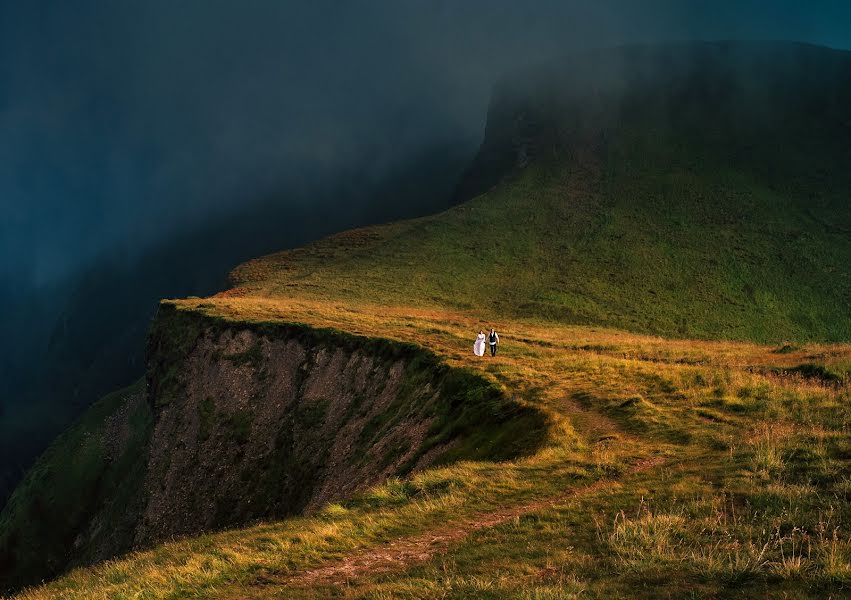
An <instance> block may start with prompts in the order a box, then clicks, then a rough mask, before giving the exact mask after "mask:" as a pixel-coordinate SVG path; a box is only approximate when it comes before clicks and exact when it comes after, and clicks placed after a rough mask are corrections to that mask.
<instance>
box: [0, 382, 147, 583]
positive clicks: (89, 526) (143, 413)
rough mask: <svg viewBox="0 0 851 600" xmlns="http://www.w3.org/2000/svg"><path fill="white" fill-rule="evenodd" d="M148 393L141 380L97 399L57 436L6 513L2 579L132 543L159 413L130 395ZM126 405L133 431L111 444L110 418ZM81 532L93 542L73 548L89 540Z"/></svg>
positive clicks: (24, 577) (1, 526) (0, 524)
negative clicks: (113, 446) (155, 414)
mask: <svg viewBox="0 0 851 600" xmlns="http://www.w3.org/2000/svg"><path fill="white" fill-rule="evenodd" d="M143 393H144V382H143V381H140V382H137V383H136V384H134V385H132V386H130V387H128V388H126V389H124V390H121V391H118V392H115V393H113V394H110V395H109V396H106V397H105V398H103V399H102V400H100V401H99V402H96V403H95V404H94V405H93V406H92V407H91V408H90V409H89V410H88V411H87V412H86V413H85V414H84V416H83V417H82V418H81V419H80V420H79V421H78V422H77V423H76V424H75V425H73V426H72V427H71V428H70V429H69V430H68V431H66V432H65V433H63V434H62V435H61V436H60V437H59V438H57V439H56V441H54V442H53V444H51V446H50V448H48V450H47V451H46V452H45V453H44V454H43V455H42V456H41V458H40V459H39V460H38V462H37V463H36V464H35V466H34V467H33V468H32V469H31V470H30V472H29V473H28V474H27V476H26V478H25V479H24V481H23V482H22V483H21V485H19V486H18V488H17V489H16V490H15V493H14V494H13V496H12V498H11V499H10V500H9V503H8V505H7V506H6V508H5V509H4V510H3V513H2V515H0V564H3V566H4V568H3V569H2V571H3V572H4V573H5V574H7V576H8V579H3V580H0V587H6V586H13V585H20V583H21V582H25V581H28V580H32V578H33V576H34V574H37V575H38V576H39V577H44V576H49V575H51V574H55V573H57V572H59V571H60V570H61V569H64V568H67V565H68V563H69V561H70V563H71V564H72V565H74V564H85V563H86V562H87V561H91V560H93V559H95V558H98V556H99V555H100V556H109V555H111V554H112V553H113V552H115V551H116V550H121V549H124V548H128V547H129V546H130V541H131V539H132V531H133V526H134V523H135V516H136V515H137V514H138V509H139V506H138V502H139V500H140V498H139V494H140V492H141V487H142V482H143V480H144V475H145V457H146V446H147V443H148V439H149V437H150V432H151V427H152V422H153V420H152V417H151V414H150V411H149V409H148V405H147V402H146V401H145V400H144V399H142V400H141V402H138V401H136V402H133V403H132V404H130V405H128V404H127V403H128V399H129V398H134V397H135V398H137V399H138V398H139V396H140V394H143ZM128 406H129V409H128ZM125 409H126V411H125ZM122 411H125V412H122ZM119 413H121V414H122V416H121V419H122V420H123V421H124V422H125V423H126V427H127V434H126V435H127V437H126V439H125V440H123V442H122V445H121V447H120V448H117V449H116V450H114V451H112V452H110V451H109V449H108V448H107V444H108V443H109V442H108V440H107V438H106V435H107V425H106V424H107V421H108V419H110V418H111V417H114V416H115V415H118V414H119ZM98 522H99V523H100V525H98ZM78 536H80V537H81V538H86V543H85V544H83V545H81V550H78V551H77V552H76V553H75V554H74V555H73V556H69V555H70V554H71V552H73V550H72V549H73V548H74V546H75V545H76V544H77V543H79V542H80V541H82V540H77V537H78Z"/></svg>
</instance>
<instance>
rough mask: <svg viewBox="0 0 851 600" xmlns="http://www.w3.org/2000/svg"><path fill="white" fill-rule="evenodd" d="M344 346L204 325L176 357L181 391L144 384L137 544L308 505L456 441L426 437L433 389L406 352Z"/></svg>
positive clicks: (434, 455) (434, 411) (426, 458)
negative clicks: (147, 413) (147, 401)
mask: <svg viewBox="0 0 851 600" xmlns="http://www.w3.org/2000/svg"><path fill="white" fill-rule="evenodd" d="M154 343H157V342H156V341H155V342H154ZM346 346H347V345H346V344H340V343H335V341H334V340H333V339H327V340H321V341H320V340H307V339H298V337H296V336H294V335H292V333H291V334H289V335H287V334H285V335H283V336H280V337H277V336H273V335H269V334H264V333H261V332H257V331H252V330H251V329H250V328H244V327H228V328H224V329H219V328H215V327H211V328H207V329H205V330H203V331H202V332H201V335H200V337H199V338H198V340H197V343H196V344H195V346H194V348H192V350H191V351H190V352H189V353H188V354H187V355H186V356H185V358H184V359H183V360H182V363H181V364H180V366H179V369H180V373H181V375H180V378H179V381H175V382H174V384H175V385H179V386H180V387H181V390H182V393H180V395H179V398H176V399H173V400H172V399H170V398H169V397H168V394H169V391H168V390H163V389H162V388H161V387H158V386H157V385H156V382H155V381H153V382H152V390H153V393H152V395H151V401H152V403H153V404H154V406H155V407H156V425H155V427H154V432H153V436H152V439H151V444H150V455H149V460H148V467H149V468H148V476H147V482H146V485H145V490H146V497H147V501H146V507H145V511H144V513H143V515H142V518H141V522H140V524H139V528H138V531H137V535H136V543H138V544H146V543H149V542H152V541H155V540H157V539H162V538H164V537H168V536H172V535H175V534H186V533H191V532H197V531H202V530H207V529H214V528H221V527H224V526H227V525H234V524H238V523H245V522H249V521H251V520H253V519H258V518H261V517H263V518H265V517H270V516H284V515H288V514H293V513H301V512H304V511H308V512H309V511H311V510H314V509H316V508H317V507H319V506H321V505H323V504H325V503H326V502H328V501H332V500H338V499H340V498H343V497H346V496H347V495H350V494H351V493H352V492H354V491H355V490H358V489H363V488H364V487H367V486H371V485H373V484H376V483H378V482H380V481H383V480H384V479H386V478H388V477H390V476H394V475H404V474H406V473H408V472H410V471H412V470H417V469H421V468H423V467H426V466H428V465H429V464H432V463H433V462H434V461H435V460H436V459H438V458H439V457H440V456H441V455H442V454H443V453H445V451H446V450H447V449H448V448H450V447H451V446H452V444H453V441H452V440H445V441H441V442H436V441H435V440H434V439H432V437H433V436H434V435H435V434H436V433H437V432H436V431H435V430H434V426H435V423H436V420H437V415H438V413H439V409H438V408H437V406H436V405H437V404H438V403H439V402H440V401H441V400H442V398H441V389H440V387H439V386H437V385H435V384H434V383H433V382H432V381H429V380H428V378H426V377H424V376H423V375H424V373H421V372H418V371H419V369H420V367H418V366H417V365H416V364H414V359H413V358H412V357H410V356H404V355H399V356H393V355H392V354H391V355H386V356H381V355H376V354H375V353H371V352H369V351H368V350H365V349H362V348H357V347H346ZM156 375H157V374H156V372H154V373H153V374H152V376H153V377H154V378H156ZM158 405H160V406H158Z"/></svg>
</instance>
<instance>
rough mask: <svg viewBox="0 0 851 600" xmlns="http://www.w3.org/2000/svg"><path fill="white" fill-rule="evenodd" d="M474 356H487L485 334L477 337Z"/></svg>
mask: <svg viewBox="0 0 851 600" xmlns="http://www.w3.org/2000/svg"><path fill="white" fill-rule="evenodd" d="M473 354H475V355H476V356H484V355H485V332H484V331H480V332H479V335H477V336H476V343H475V344H473Z"/></svg>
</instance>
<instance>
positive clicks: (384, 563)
mask: <svg viewBox="0 0 851 600" xmlns="http://www.w3.org/2000/svg"><path fill="white" fill-rule="evenodd" d="M664 462H665V459H664V458H662V457H653V458H647V459H643V460H641V461H639V462H637V463H635V464H633V465H632V467H631V468H630V469H629V470H628V471H627V472H626V474H627V475H629V474H634V473H639V472H641V471H646V470H648V469H652V468H653V467H656V466H659V465H661V464H662V463H664ZM611 484H612V480H610V479H603V480H600V481H597V482H594V483H592V484H590V485H586V486H582V487H578V488H575V489H573V490H570V491H569V492H567V493H565V494H562V495H559V496H557V497H554V498H549V499H547V500H540V501H536V502H530V503H527V504H522V505H520V506H513V507H509V508H505V509H502V510H498V511H495V512H491V513H486V514H481V515H477V516H475V517H473V518H471V519H468V520H466V521H461V522H459V523H453V524H451V525H447V526H446V527H443V528H440V529H436V530H433V531H429V532H427V533H424V534H421V535H417V536H412V537H407V538H400V539H398V540H395V541H393V542H390V543H389V544H387V545H386V546H381V547H379V548H366V549H363V550H360V551H357V552H355V553H353V554H352V555H350V556H348V557H347V558H345V559H343V560H342V561H340V562H336V563H333V564H330V565H326V566H322V567H317V568H315V569H310V570H308V571H304V572H302V573H299V574H296V575H294V576H293V577H290V578H287V579H284V580H281V581H280V582H277V583H279V584H281V585H284V586H292V587H309V586H313V585H344V584H346V583H347V582H349V581H351V580H353V579H357V578H358V577H362V576H364V575H375V574H379V573H387V572H393V571H403V570H405V569H407V568H408V567H410V566H412V565H414V564H417V563H423V562H426V561H428V560H429V559H431V558H432V557H434V556H435V555H438V554H442V553H445V552H446V551H447V550H448V549H449V546H450V545H451V544H452V543H454V542H458V541H460V540H462V539H464V538H466V537H467V536H469V535H470V534H471V533H473V532H475V531H478V530H480V529H486V528H489V527H496V526H498V525H501V524H503V523H506V522H508V521H511V520H512V519H515V518H517V517H521V516H523V515H525V514H528V513H532V512H536V511H540V510H544V509H548V508H551V507H553V506H555V505H557V504H560V503H563V502H565V501H566V500H570V499H574V498H579V497H582V496H587V495H589V494H593V493H595V492H597V491H599V490H601V489H603V488H605V487H606V486H609V485H611Z"/></svg>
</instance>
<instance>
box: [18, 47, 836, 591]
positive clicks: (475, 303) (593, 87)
mask: <svg viewBox="0 0 851 600" xmlns="http://www.w3.org/2000/svg"><path fill="white" fill-rule="evenodd" d="M849 64H851V63H849V59H848V55H846V54H842V53H834V52H832V51H827V50H823V49H814V48H809V47H799V46H775V45H771V46H756V47H755V46H751V45H738V46H737V45H732V46H731V45H726V44H722V45H710V46H703V45H701V46H698V47H695V48H693V49H691V50H688V49H684V48H682V47H669V48H666V49H661V50H645V49H631V50H629V49H628V50H624V51H618V52H616V53H614V54H605V53H603V54H602V55H588V56H585V57H582V58H581V59H574V62H572V63H569V64H568V65H567V66H566V67H563V66H559V67H552V66H549V67H547V68H546V69H544V70H543V71H542V72H536V73H533V75H531V76H529V77H528V79H526V80H522V81H521V83H520V84H518V85H516V86H515V87H511V86H508V88H507V89H506V88H505V86H506V85H508V84H504V86H503V87H502V88H501V91H500V92H498V96H497V98H496V99H495V101H494V103H493V105H492V109H491V118H490V122H489V124H488V133H487V135H486V140H485V143H484V146H483V149H482V153H481V155H480V160H479V161H477V163H476V164H474V165H473V167H472V168H471V170H470V173H469V174H468V178H467V179H466V180H465V184H464V186H462V187H463V189H466V190H481V189H484V190H485V191H484V193H482V194H480V195H478V196H477V197H475V198H474V199H472V200H470V201H469V202H468V203H466V204H464V205H462V206H459V207H456V208H453V209H451V210H449V211H447V212H444V213H441V214H439V215H435V216H432V217H426V218H422V219H416V220H413V221H405V222H401V223H396V224H392V225H388V226H383V227H375V228H368V229H362V230H356V231H352V232H348V233H345V234H341V235H338V236H335V237H332V238H329V239H327V240H324V241H322V242H318V243H315V244H312V245H310V246H307V247H305V248H302V249H298V250H294V251H288V252H283V253H280V254H276V255H272V256H268V257H264V258H261V259H257V260H254V261H251V262H249V263H247V264H245V265H243V266H242V267H240V268H238V269H237V270H236V271H235V273H234V283H235V287H234V288H233V289H231V290H228V291H226V292H222V293H220V294H217V295H215V296H213V297H210V298H205V299H189V300H182V301H176V304H177V306H179V307H180V308H182V309H183V310H188V311H194V312H198V313H199V314H204V315H207V316H209V317H216V318H223V319H226V320H236V321H241V322H247V323H259V324H270V323H272V324H274V323H299V324H303V325H306V326H309V327H311V328H318V329H324V328H333V329H336V330H341V331H346V332H349V333H351V334H356V335H361V336H369V337H371V338H379V339H387V340H393V341H401V342H406V343H414V344H417V345H419V346H422V347H424V348H426V349H427V350H428V351H430V352H432V353H434V354H435V355H436V356H438V357H440V358H441V359H442V361H445V362H446V364H448V365H450V366H453V367H464V368H468V369H471V370H473V371H474V372H476V373H478V374H480V375H481V376H482V377H484V378H486V379H487V380H488V381H490V382H491V383H493V384H494V385H497V386H499V387H500V388H501V389H502V390H503V391H504V392H505V393H506V394H508V395H510V396H513V397H516V398H517V399H519V400H520V401H521V402H522V403H525V404H527V405H529V406H531V407H534V408H535V409H537V410H538V411H540V412H542V413H544V414H546V416H547V417H548V420H549V421H550V422H551V423H552V424H553V426H552V427H550V428H549V430H548V432H547V434H546V439H544V440H542V443H541V446H540V447H539V449H538V450H537V451H536V452H534V453H533V454H532V455H531V456H525V457H522V458H518V459H515V460H512V461H506V462H501V463H500V462H493V461H488V460H471V461H465V462H460V463H456V464H452V465H448V466H445V467H442V468H437V469H430V470H427V471H424V472H422V473H419V474H417V475H415V476H413V477H412V478H410V479H408V480H404V481H402V480H391V481H388V482H387V483H385V484H383V485H379V486H377V487H375V488H374V489H372V490H370V491H369V492H366V493H361V494H358V495H356V496H355V497H353V498H351V499H349V500H346V501H342V502H336V503H333V504H330V505H328V506H326V507H325V509H324V510H323V511H321V512H320V513H319V514H317V515H313V516H310V517H299V518H294V519H287V520H284V521H277V522H274V521H270V522H267V523H261V524H258V525H256V526H254V527H250V528H246V529H240V530H233V531H228V532H223V533H219V534H215V535H205V536H200V537H197V538H192V539H186V540H182V541H176V542H173V543H168V544H164V545H162V546H159V547H157V548H155V549H152V550H150V551H147V552H140V553H135V554H133V555H130V556H128V557H125V558H123V559H119V560H115V561H110V562H107V563H104V564H101V565H98V566H96V567H94V568H89V569H84V570H78V571H75V572H72V573H70V574H69V575H67V576H65V577H63V578H61V579H60V580H58V581H56V582H54V583H51V584H48V585H46V586H43V587H40V588H37V589H33V590H28V591H26V592H24V593H22V594H21V597H22V598H27V599H41V598H53V597H63V598H74V597H81V598H83V597H84V598H113V597H150V598H166V597H169V598H174V597H187V598H272V597H287V598H325V597H343V598H432V597H441V598H471V597H474V598H525V599H531V598H579V597H581V598H621V597H622V598H660V597H662V598H682V597H709V598H713V597H714V598H722V597H723V598H746V597H747V598H765V597H783V598H826V597H833V598H838V597H843V596H844V595H848V594H849V593H851V528H849V523H851V502H849V500H851V445H849V431H848V423H851V345H849V344H847V343H839V342H848V341H849V340H851V320H849V319H850V318H851V317H849V311H848V308H847V307H848V305H849V302H848V301H849V298H851V280H849V277H851V271H849V266H848V265H851V235H849V231H851V214H849V208H848V205H849V203H848V202H847V201H846V200H845V198H846V196H845V194H846V192H847V190H848V189H851V187H849V185H848V184H849V183H851V182H849V177H851V175H849V170H848V169H846V168H844V166H845V165H847V164H849V162H848V159H849V152H851V150H849V142H848V139H849V138H848V137H847V136H845V135H841V132H843V131H845V128H847V126H848V123H851V119H849V116H848V115H849V113H848V110H849V109H848V106H851V104H848V103H843V102H841V101H840V100H842V99H843V98H846V96H845V94H847V92H848V89H847V85H845V83H843V82H847V81H851V79H848V78H841V77H838V76H839V75H841V74H843V73H847V72H851V71H849ZM553 68H557V69H562V68H563V69H566V71H564V72H562V71H557V72H555V73H554V72H553V70H552V69H553ZM541 73H543V75H541ZM665 73H667V75H666V77H667V79H664V78H663V79H660V77H663V75H664V74H665ZM556 75H558V76H556ZM521 79H522V78H521ZM843 85H844V86H845V87H843ZM489 326H495V327H496V328H497V330H498V331H499V332H500V336H501V339H502V344H501V350H500V354H499V355H498V356H497V357H496V358H493V359H491V358H489V357H488V358H481V359H479V358H475V357H474V356H473V355H472V353H471V346H472V343H473V338H474V336H475V332H477V331H478V330H479V329H482V328H486V327H489Z"/></svg>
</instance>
